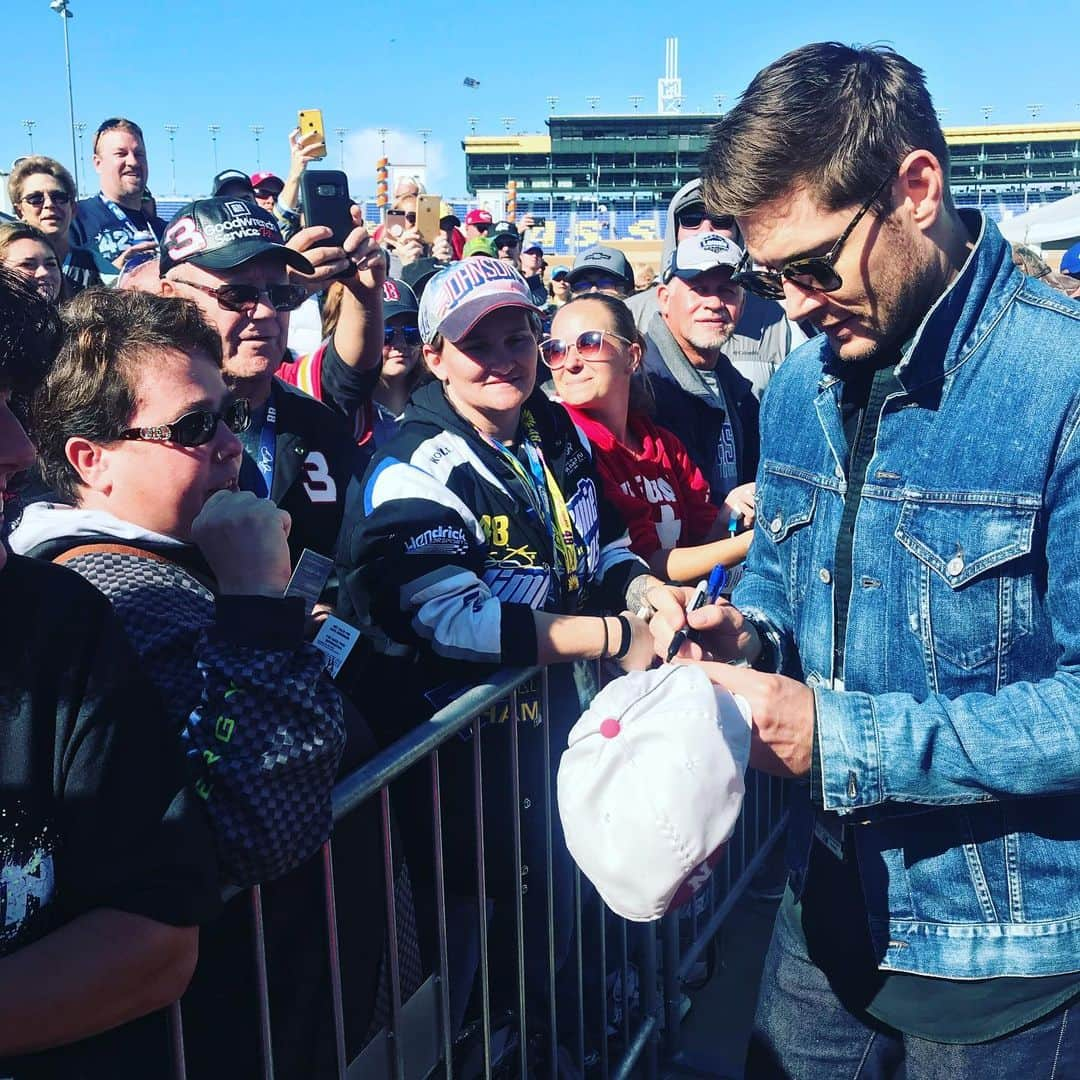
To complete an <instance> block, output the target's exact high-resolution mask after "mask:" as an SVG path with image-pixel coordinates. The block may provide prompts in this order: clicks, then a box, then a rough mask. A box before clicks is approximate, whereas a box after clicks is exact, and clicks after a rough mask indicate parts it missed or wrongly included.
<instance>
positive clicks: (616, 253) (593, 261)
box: [567, 244, 634, 292]
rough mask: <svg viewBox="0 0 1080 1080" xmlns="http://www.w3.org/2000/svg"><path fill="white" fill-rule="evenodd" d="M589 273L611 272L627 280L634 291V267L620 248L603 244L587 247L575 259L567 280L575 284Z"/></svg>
mask: <svg viewBox="0 0 1080 1080" xmlns="http://www.w3.org/2000/svg"><path fill="white" fill-rule="evenodd" d="M589 273H599V274H609V275H610V276H611V277H615V278H621V279H622V280H623V281H624V282H626V285H627V287H628V288H629V290H630V291H631V292H633V291H634V269H633V267H632V266H631V265H630V261H629V260H628V259H627V257H626V256H625V255H624V254H623V253H622V252H621V251H620V250H619V249H618V248H613V247H605V246H604V245H603V244H597V245H596V247H591V248H587V249H586V250H585V251H583V252H582V253H581V254H580V255H579V256H578V257H577V258H576V259H575V260H574V268H573V270H571V271H570V274H569V276H568V277H567V281H569V282H570V284H571V285H573V284H574V282H575V281H579V280H580V279H581V278H583V277H584V276H585V275H586V274H589Z"/></svg>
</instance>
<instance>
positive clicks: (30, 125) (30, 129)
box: [22, 120, 37, 154]
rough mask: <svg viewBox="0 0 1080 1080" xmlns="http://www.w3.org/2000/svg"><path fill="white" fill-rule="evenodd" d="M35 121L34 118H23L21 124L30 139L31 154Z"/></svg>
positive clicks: (31, 151)
mask: <svg viewBox="0 0 1080 1080" xmlns="http://www.w3.org/2000/svg"><path fill="white" fill-rule="evenodd" d="M36 123H37V121H36V120H24V121H23V122H22V126H23V127H24V128H26V134H27V136H28V137H29V139H30V153H31V154H33V152H34V125H35V124H36Z"/></svg>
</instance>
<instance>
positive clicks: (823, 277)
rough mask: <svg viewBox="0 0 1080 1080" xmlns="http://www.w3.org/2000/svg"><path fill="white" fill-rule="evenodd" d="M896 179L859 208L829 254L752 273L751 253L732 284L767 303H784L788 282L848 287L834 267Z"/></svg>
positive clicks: (815, 286) (811, 286)
mask: <svg viewBox="0 0 1080 1080" xmlns="http://www.w3.org/2000/svg"><path fill="white" fill-rule="evenodd" d="M894 179H895V174H892V175H889V176H887V177H886V178H885V179H884V180H883V181H882V182H881V184H880V185H879V187H878V188H877V190H875V192H874V194H873V195H871V196H870V198H869V199H867V200H866V202H864V203H863V204H862V206H861V207H859V212H858V213H857V214H856V215H855V216H854V217H853V218H852V219H851V221H850V223H849V224H848V227H847V228H846V229H845V230H844V231H843V232H842V233H841V234H840V236H839V238H838V239H837V241H836V243H835V244H833V246H832V247H831V248H830V249H829V252H828V254H826V255H821V256H818V257H816V258H813V259H796V260H795V261H794V262H789V263H788V264H787V265H786V266H782V267H781V268H780V269H779V270H751V269H748V266H749V262H750V254H749V252H747V253H746V254H744V255H743V257H742V258H741V259H740V260H739V265H738V266H736V267H735V272H734V273H733V274H732V275H731V280H732V281H733V282H734V283H735V284H736V285H741V286H742V287H743V288H744V289H747V290H749V291H750V292H752V293H755V294H757V295H758V296H763V297H764V298H765V299H766V300H783V299H784V280H785V279H786V280H788V281H791V282H794V283H795V284H796V285H798V286H799V288H801V289H810V290H812V291H813V292H824V293H830V292H836V290H837V289H839V288H840V286H841V285H843V284H844V279H843V278H842V277H841V276H840V275H839V274H838V273H837V272H836V267H835V266H834V265H833V264H834V263H835V262H836V260H837V259H838V258H839V257H840V252H841V250H842V249H843V247H844V244H845V243H847V238H848V237H849V236H850V235H851V234H852V232H853V231H854V229H855V226H856V225H858V224H859V222H860V221H862V219H863V217H864V216H865V214H866V212H867V211H868V210H869V209H870V207H871V206H873V205H874V201H875V200H876V199H877V197H878V196H879V195H880V194H881V193H882V192H883V191H884V190H885V188H886V187H887V186H888V185H889V184H891V183H892V181H893V180H894Z"/></svg>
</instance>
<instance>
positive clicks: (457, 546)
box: [405, 525, 469, 555]
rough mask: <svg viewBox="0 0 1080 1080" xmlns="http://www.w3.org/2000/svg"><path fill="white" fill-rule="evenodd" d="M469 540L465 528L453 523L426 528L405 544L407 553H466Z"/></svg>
mask: <svg viewBox="0 0 1080 1080" xmlns="http://www.w3.org/2000/svg"><path fill="white" fill-rule="evenodd" d="M468 551H469V542H468V540H466V539H465V532H464V530H463V529H455V528H454V527H453V526H452V525H438V526H436V527H435V528H434V529H425V530H424V531H423V532H422V533H420V534H419V535H417V536H414V537H412V538H411V539H409V540H408V541H406V544H405V554H406V555H466V554H468Z"/></svg>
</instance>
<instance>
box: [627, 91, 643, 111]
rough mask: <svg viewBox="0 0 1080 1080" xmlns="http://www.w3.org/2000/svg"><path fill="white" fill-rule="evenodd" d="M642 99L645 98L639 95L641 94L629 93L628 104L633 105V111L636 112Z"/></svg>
mask: <svg viewBox="0 0 1080 1080" xmlns="http://www.w3.org/2000/svg"><path fill="white" fill-rule="evenodd" d="M644 100H645V99H644V98H643V97H642V96H641V94H631V95H630V104H631V105H633V107H634V112H637V111H638V109H639V108H640V106H641V103H642V102H643V101H644Z"/></svg>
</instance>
